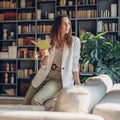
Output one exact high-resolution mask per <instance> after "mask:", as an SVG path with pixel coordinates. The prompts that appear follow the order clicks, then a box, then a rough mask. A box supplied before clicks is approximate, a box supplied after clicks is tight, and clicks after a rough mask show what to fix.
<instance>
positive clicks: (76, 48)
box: [72, 37, 81, 72]
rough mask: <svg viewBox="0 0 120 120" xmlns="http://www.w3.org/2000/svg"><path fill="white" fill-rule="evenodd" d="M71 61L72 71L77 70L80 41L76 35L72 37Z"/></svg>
mask: <svg viewBox="0 0 120 120" xmlns="http://www.w3.org/2000/svg"><path fill="white" fill-rule="evenodd" d="M73 40H74V42H73V63H72V71H73V72H74V71H79V60H80V53H81V42H80V39H79V38H78V37H74V38H73Z"/></svg>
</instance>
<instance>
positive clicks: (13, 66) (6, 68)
mask: <svg viewBox="0 0 120 120" xmlns="http://www.w3.org/2000/svg"><path fill="white" fill-rule="evenodd" d="M0 69H1V70H2V71H16V64H15V63H9V62H6V63H2V64H0Z"/></svg>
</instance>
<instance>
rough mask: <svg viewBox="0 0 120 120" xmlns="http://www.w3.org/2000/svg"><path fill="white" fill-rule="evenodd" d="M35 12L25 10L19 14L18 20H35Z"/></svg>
mask: <svg viewBox="0 0 120 120" xmlns="http://www.w3.org/2000/svg"><path fill="white" fill-rule="evenodd" d="M34 19H35V13H34V12H23V13H19V14H18V20H34Z"/></svg>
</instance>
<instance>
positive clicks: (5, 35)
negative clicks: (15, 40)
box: [3, 29, 8, 40]
mask: <svg viewBox="0 0 120 120" xmlns="http://www.w3.org/2000/svg"><path fill="white" fill-rule="evenodd" d="M7 36H8V35H7V29H3V40H7Z"/></svg>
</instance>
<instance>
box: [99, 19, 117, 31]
mask: <svg viewBox="0 0 120 120" xmlns="http://www.w3.org/2000/svg"><path fill="white" fill-rule="evenodd" d="M107 31H112V32H115V31H118V23H115V22H113V23H106V22H103V21H99V22H98V32H107Z"/></svg>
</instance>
